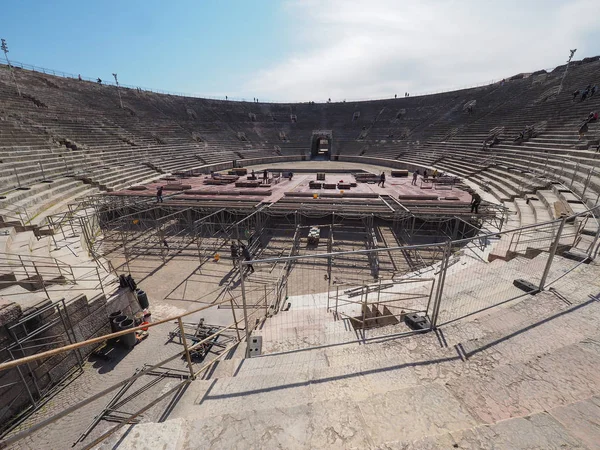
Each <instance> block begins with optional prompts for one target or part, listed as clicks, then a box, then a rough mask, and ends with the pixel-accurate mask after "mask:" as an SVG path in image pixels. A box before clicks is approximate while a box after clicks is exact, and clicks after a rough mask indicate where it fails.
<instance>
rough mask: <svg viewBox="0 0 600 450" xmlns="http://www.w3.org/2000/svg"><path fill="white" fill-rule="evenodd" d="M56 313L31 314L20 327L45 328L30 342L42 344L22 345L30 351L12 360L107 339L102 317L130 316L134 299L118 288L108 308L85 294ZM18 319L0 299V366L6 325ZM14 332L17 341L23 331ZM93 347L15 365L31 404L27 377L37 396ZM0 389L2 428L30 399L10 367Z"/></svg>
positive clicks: (100, 298) (0, 376) (5, 356)
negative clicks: (25, 382)
mask: <svg viewBox="0 0 600 450" xmlns="http://www.w3.org/2000/svg"><path fill="white" fill-rule="evenodd" d="M59 308H60V311H61V313H62V314H61V313H59V312H58V310H57V308H51V309H48V310H46V311H44V312H40V313H39V314H37V315H34V316H33V317H32V318H31V319H30V320H28V321H27V322H26V323H25V326H26V327H27V330H28V332H29V333H32V332H34V331H35V330H40V329H42V328H43V327H46V328H45V329H44V330H43V331H41V332H40V333H39V334H38V335H36V336H35V338H36V339H39V340H38V341H36V343H37V344H40V343H41V344H43V345H39V346H36V347H32V343H29V342H25V343H24V344H23V346H24V347H25V348H27V347H30V348H28V349H26V350H25V351H22V352H21V351H20V350H18V349H17V350H16V351H15V350H13V355H14V357H15V358H19V357H22V356H29V355H32V354H35V353H39V352H42V351H47V350H51V349H53V348H57V347H59V346H62V345H67V344H69V343H70V340H71V341H78V342H81V341H84V340H86V339H90V338H93V337H98V336H102V335H105V334H108V333H110V325H109V322H108V315H109V314H110V313H111V312H114V311H116V310H121V311H124V312H125V313H126V314H127V315H131V316H133V315H134V314H135V313H136V312H138V311H139V310H140V308H139V305H138V303H137V300H136V299H135V296H134V295H133V293H132V292H131V291H130V290H129V289H120V290H119V291H118V292H117V293H116V294H115V295H113V296H112V297H111V301H110V303H109V302H107V299H106V297H105V296H104V294H99V295H96V296H95V297H92V298H91V299H89V300H88V298H87V297H86V296H85V295H79V296H77V297H75V298H74V299H73V300H71V301H69V302H67V303H66V308H62V305H61V306H59ZM61 315H62V319H61ZM22 318H23V312H22V310H21V308H20V306H19V305H18V304H16V303H12V302H8V301H5V300H0V361H2V362H5V361H9V360H11V357H10V354H9V352H8V350H7V347H8V346H10V345H11V344H12V343H13V342H14V340H13V338H12V337H11V335H10V334H9V332H8V330H7V327H6V325H9V326H10V325H11V324H14V323H16V322H17V321H19V320H20V319H22ZM63 319H64V320H65V321H67V323H69V322H70V323H71V324H72V326H73V328H72V330H69V334H70V336H67V334H66V333H65V326H64V325H63ZM19 330H20V331H17V336H18V337H23V336H24V335H25V333H24V331H23V330H22V329H21V327H19ZM69 337H70V340H69ZM40 338H48V339H46V340H43V339H40ZM96 346H97V344H96V345H90V346H85V347H82V348H81V349H79V351H78V355H77V354H76V353H75V351H71V352H67V353H61V354H58V355H55V356H52V357H49V358H45V359H41V360H38V361H35V362H33V363H30V364H29V365H28V366H27V365H23V366H20V369H21V373H22V374H23V377H24V378H25V379H26V380H28V386H29V389H30V391H31V393H32V395H33V397H34V399H35V400H36V401H37V400H38V399H39V396H38V393H37V390H36V388H35V386H34V384H33V382H32V379H33V378H35V382H36V384H37V387H38V388H39V389H40V391H44V390H47V389H48V388H50V387H52V386H53V385H55V384H56V383H58V382H60V381H61V380H62V378H63V377H64V376H65V375H66V374H67V373H68V372H69V371H71V370H73V368H75V367H76V366H77V365H78V362H79V361H78V359H79V360H84V359H85V358H86V357H87V356H89V354H90V353H91V352H92V351H93V349H94V348H95V347H96ZM78 356H79V358H78ZM0 386H4V387H3V388H0V424H6V423H7V421H8V419H9V418H10V417H13V416H14V415H15V414H17V413H18V412H19V411H21V410H23V409H24V408H26V407H28V406H29V405H30V404H31V400H30V397H29V395H28V393H27V390H26V389H25V388H24V385H23V381H22V380H21V377H20V376H19V372H18V370H17V369H16V368H15V369H11V370H6V371H3V372H0ZM0 429H2V425H0Z"/></svg>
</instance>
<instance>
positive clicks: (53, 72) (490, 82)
mask: <svg viewBox="0 0 600 450" xmlns="http://www.w3.org/2000/svg"><path fill="white" fill-rule="evenodd" d="M5 61H6V60H5ZM0 65H4V66H8V64H7V63H6V62H2V63H0ZM10 65H11V66H13V67H18V68H20V69H25V70H31V71H32V72H41V73H44V74H47V75H54V76H59V77H62V78H71V79H78V77H79V75H75V74H73V73H69V72H63V71H60V70H54V69H47V68H44V67H40V66H35V65H32V64H27V63H22V62H19V61H12V60H11V62H10ZM81 80H82V81H85V82H90V83H94V84H97V78H91V77H87V76H82V77H81ZM502 80H508V78H507V77H505V78H497V79H493V80H488V81H483V82H477V83H473V84H468V85H461V86H453V87H450V88H444V89H438V90H431V91H423V92H417V93H411V94H410V97H407V98H411V97H424V96H427V95H435V94H443V93H447V92H455V91H463V90H467V89H475V88H479V87H483V86H492V85H494V84H498V83H500V82H501V81H502ZM507 82H508V81H507ZM102 85H105V86H114V87H116V86H117V84H116V82H114V81H111V80H110V78H107V79H106V80H102ZM119 88H123V89H133V90H138V89H139V90H142V91H144V92H152V93H156V94H165V95H175V96H177V97H190V98H201V99H207V100H220V101H236V102H251V100H248V99H245V98H240V97H231V96H228V99H227V100H225V99H224V98H223V96H219V97H216V96H211V95H199V94H190V93H183V92H175V91H167V90H164V89H156V88H154V89H152V88H147V87H142V86H133V85H128V84H123V83H119ZM401 98H405V97H400V98H399V99H401ZM391 99H392V97H391V96H390V97H389V98H387V99H385V98H364V97H363V98H345V99H344V100H343V101H337V102H325V101H323V103H345V102H361V101H366V102H368V101H378V100H391ZM309 102H310V101H309V100H302V101H273V100H270V99H266V101H261V102H260V103H261V104H264V103H277V104H288V103H295V104H296V103H297V104H301V103H309Z"/></svg>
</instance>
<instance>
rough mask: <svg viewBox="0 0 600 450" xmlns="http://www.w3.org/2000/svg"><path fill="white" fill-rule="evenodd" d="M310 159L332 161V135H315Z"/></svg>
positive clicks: (321, 133)
mask: <svg viewBox="0 0 600 450" xmlns="http://www.w3.org/2000/svg"><path fill="white" fill-rule="evenodd" d="M310 159H311V160H316V161H325V160H327V161H328V160H329V159H331V133H330V132H329V133H323V132H319V133H313V137H312V143H311V148H310Z"/></svg>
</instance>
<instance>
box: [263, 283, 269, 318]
mask: <svg viewBox="0 0 600 450" xmlns="http://www.w3.org/2000/svg"><path fill="white" fill-rule="evenodd" d="M264 288H265V318H266V317H267V314H268V312H269V305H268V304H267V285H266V284H265V285H264Z"/></svg>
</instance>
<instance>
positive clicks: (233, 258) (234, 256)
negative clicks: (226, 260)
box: [230, 242, 239, 267]
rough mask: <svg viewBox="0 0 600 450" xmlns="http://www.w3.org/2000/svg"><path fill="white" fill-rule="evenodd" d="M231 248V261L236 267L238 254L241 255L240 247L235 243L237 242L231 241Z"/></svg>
mask: <svg viewBox="0 0 600 450" xmlns="http://www.w3.org/2000/svg"><path fill="white" fill-rule="evenodd" d="M230 249H231V263H232V264H233V266H234V267H235V264H236V262H237V259H238V256H239V249H238V246H237V245H235V242H232V243H231V247H230Z"/></svg>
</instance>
